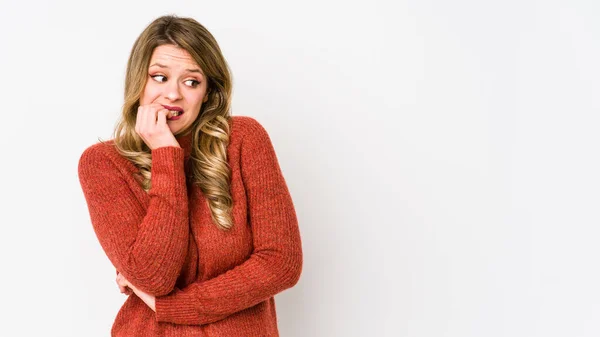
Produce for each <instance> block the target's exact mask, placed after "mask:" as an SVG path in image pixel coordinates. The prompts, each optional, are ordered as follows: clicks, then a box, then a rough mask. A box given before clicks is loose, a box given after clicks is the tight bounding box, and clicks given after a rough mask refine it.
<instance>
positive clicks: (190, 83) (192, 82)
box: [185, 80, 200, 88]
mask: <svg viewBox="0 0 600 337" xmlns="http://www.w3.org/2000/svg"><path fill="white" fill-rule="evenodd" d="M185 84H186V85H187V86H190V87H192V88H195V87H197V86H198V84H200V82H198V81H196V80H186V81H185Z"/></svg>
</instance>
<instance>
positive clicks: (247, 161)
mask: <svg viewBox="0 0 600 337" xmlns="http://www.w3.org/2000/svg"><path fill="white" fill-rule="evenodd" d="M244 127H245V128H246V129H245V131H246V133H245V135H244V139H243V140H242V148H241V154H240V156H241V159H240V160H241V161H240V165H241V171H242V179H243V181H244V187H245V189H246V194H247V201H248V217H249V218H248V220H249V221H250V226H251V228H252V233H253V239H254V251H253V253H252V254H251V256H250V258H249V259H248V260H246V261H245V262H244V263H242V264H241V265H238V266H236V267H235V268H233V269H231V270H229V271H227V272H225V273H223V274H221V275H218V276H217V277H215V278H212V279H210V280H206V281H202V282H196V283H192V284H190V285H188V286H187V287H186V288H184V289H177V288H175V290H174V291H173V292H172V293H171V294H169V295H165V296H159V297H156V301H155V306H156V310H155V311H156V318H157V320H158V321H160V322H170V323H175V324H187V325H192V324H194V325H197V324H207V323H211V322H214V321H217V320H220V319H222V318H225V317H227V316H228V315H231V314H233V313H235V312H238V311H240V310H243V309H246V308H249V307H252V306H254V305H256V304H258V303H260V302H263V301H265V300H267V299H269V298H270V297H273V296H274V295H275V294H277V293H279V292H281V291H283V290H285V289H288V288H290V287H292V286H294V285H295V284H296V283H297V282H298V280H299V278H300V274H301V271H302V262H303V258H302V245H301V240H300V231H299V228H298V220H297V217H296V212H295V209H294V205H293V203H292V198H291V196H290V193H289V190H288V187H287V184H286V182H285V180H284V177H283V174H282V172H281V169H280V167H279V164H278V161H277V157H276V155H275V150H274V148H273V145H272V143H271V140H270V138H269V135H268V134H267V132H266V130H265V129H264V128H263V127H262V125H260V124H259V123H258V122H257V121H256V120H254V119H252V118H248V119H246V120H245V122H244Z"/></svg>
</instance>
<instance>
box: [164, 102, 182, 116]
mask: <svg viewBox="0 0 600 337" xmlns="http://www.w3.org/2000/svg"><path fill="white" fill-rule="evenodd" d="M161 105H162V106H163V108H165V109H167V110H169V117H167V119H172V118H175V117H179V116H181V115H183V109H182V108H180V107H178V106H169V105H164V104H161Z"/></svg>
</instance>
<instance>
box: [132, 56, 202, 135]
mask: <svg viewBox="0 0 600 337" xmlns="http://www.w3.org/2000/svg"><path fill="white" fill-rule="evenodd" d="M206 91H207V81H206V77H205V76H204V73H203V72H202V69H200V67H199V66H198V64H197V63H196V61H194V59H193V58H192V57H191V55H190V54H189V53H188V52H187V51H186V50H185V49H182V48H179V47H177V46H174V45H162V46H158V47H156V48H155V49H154V52H153V53H152V57H151V59H150V67H149V68H148V78H147V81H146V86H145V88H144V92H143V93H142V96H141V97H140V105H147V104H151V103H158V104H161V105H163V106H168V109H174V110H182V111H183V113H182V114H180V115H179V116H178V117H176V118H175V119H167V124H168V125H169V128H170V129H171V132H172V133H173V134H174V135H177V134H182V133H183V132H187V131H188V128H189V127H190V126H191V125H192V123H194V121H195V120H196V117H198V114H199V113H200V108H201V107H202V103H204V102H206V101H207V99H208V95H207V94H206ZM177 108H179V109H177ZM168 118H171V114H169V115H168Z"/></svg>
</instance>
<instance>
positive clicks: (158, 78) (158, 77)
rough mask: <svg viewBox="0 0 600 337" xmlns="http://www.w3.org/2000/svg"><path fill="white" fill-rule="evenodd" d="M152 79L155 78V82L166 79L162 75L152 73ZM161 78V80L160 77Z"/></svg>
mask: <svg viewBox="0 0 600 337" xmlns="http://www.w3.org/2000/svg"><path fill="white" fill-rule="evenodd" d="M151 77H152V78H153V79H155V80H156V81H157V82H164V81H166V80H167V77H166V76H164V75H153V76H151ZM160 78H162V80H161V79H160Z"/></svg>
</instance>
